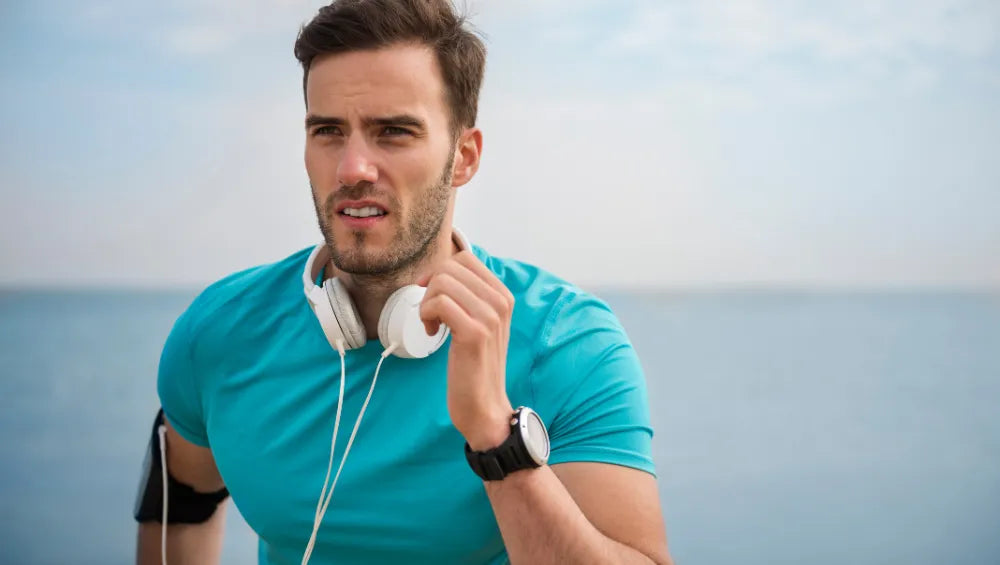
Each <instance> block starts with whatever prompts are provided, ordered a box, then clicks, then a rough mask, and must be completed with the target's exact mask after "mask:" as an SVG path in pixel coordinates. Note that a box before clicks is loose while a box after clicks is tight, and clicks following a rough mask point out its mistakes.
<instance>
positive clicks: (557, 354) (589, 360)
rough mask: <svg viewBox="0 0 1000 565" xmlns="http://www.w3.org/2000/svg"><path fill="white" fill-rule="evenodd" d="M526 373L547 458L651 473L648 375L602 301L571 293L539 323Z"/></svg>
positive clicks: (621, 329)
mask: <svg viewBox="0 0 1000 565" xmlns="http://www.w3.org/2000/svg"><path fill="white" fill-rule="evenodd" d="M540 339H541V341H540V343H541V350H540V351H539V353H538V357H537V358H536V361H535V369H534V371H532V389H533V396H534V398H535V399H536V402H537V404H538V408H536V410H538V411H539V414H540V415H541V416H542V417H543V418H545V419H546V424H547V426H548V431H549V439H550V442H551V452H550V455H549V464H557V463H565V462H569V461H593V462H603V463H612V464H616V465H623V466H627V467H634V468H636V469H641V470H643V471H646V472H649V473H651V474H653V475H654V476H655V475H656V471H655V465H654V463H653V456H652V437H653V428H652V425H651V423H650V417H649V403H648V398H647V391H646V379H645V374H644V372H643V369H642V365H641V364H640V362H639V358H638V356H637V355H636V352H635V349H634V348H633V347H632V344H631V342H630V340H629V338H628V336H627V334H626V333H625V330H624V328H623V327H622V326H621V324H620V323H619V321H618V319H617V318H616V317H615V315H614V314H613V313H612V311H611V309H610V308H609V307H608V306H607V305H606V304H605V303H604V302H602V301H600V300H598V299H596V298H594V297H592V296H589V295H586V294H575V295H571V296H569V297H567V298H564V299H563V300H562V301H560V302H559V303H557V305H556V306H555V307H554V308H553V311H552V313H551V314H550V315H549V318H548V320H547V322H546V324H545V326H544V328H543V332H542V334H541V337H540Z"/></svg>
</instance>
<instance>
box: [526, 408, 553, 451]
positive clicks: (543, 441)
mask: <svg viewBox="0 0 1000 565" xmlns="http://www.w3.org/2000/svg"><path fill="white" fill-rule="evenodd" d="M523 417H524V427H523V429H524V432H525V434H524V444H525V446H526V447H527V448H528V453H529V454H530V455H531V458H532V459H534V460H535V462H536V463H538V464H539V465H541V464H544V463H545V462H546V461H547V460H548V458H549V434H548V432H547V431H545V425H544V424H543V423H542V419H541V418H540V417H539V416H538V414H536V413H535V412H534V411H532V410H527V409H525V410H524V413H523Z"/></svg>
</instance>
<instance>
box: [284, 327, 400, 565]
mask: <svg viewBox="0 0 1000 565" xmlns="http://www.w3.org/2000/svg"><path fill="white" fill-rule="evenodd" d="M338 345H339V343H338ZM394 349H396V346H395V345H390V346H389V347H388V348H387V349H386V350H385V351H383V352H382V358H381V359H379V361H378V365H377V366H376V367H375V376H374V377H372V385H371V387H370V388H369V389H368V396H366V397H365V402H364V404H362V405H361V412H360V413H359V414H358V419H357V420H356V421H355V422H354V429H353V430H351V437H350V438H349V439H348V440H347V447H346V448H344V455H342V456H341V458H340V466H339V467H337V474H336V475H334V477H333V483H331V484H330V492H328V493H327V492H325V491H326V481H324V482H323V491H324V493H323V494H325V495H326V500H324V501H323V508H322V509H321V510H320V511H319V513H318V514H317V515H316V520H315V522H314V523H313V531H312V536H310V538H309V543H308V544H307V545H306V551H305V553H304V554H303V555H302V565H307V564H308V563H309V557H310V556H311V555H312V551H313V548H314V547H315V545H316V533H317V532H318V531H319V525H320V523H321V522H322V521H323V516H324V515H326V509H327V507H329V506H330V499H331V497H333V489H334V487H336V486H337V480H338V479H339V478H340V472H341V471H342V470H343V469H344V462H345V461H347V454H348V453H350V451H351V445H352V444H353V443H354V436H355V435H357V433H358V427H360V426H361V418H363V417H364V416H365V410H367V409H368V402H369V401H370V400H371V399H372V393H373V392H375V382H376V381H377V380H378V372H379V370H381V369H382V362H383V361H385V358H386V357H388V356H389V354H390V353H392V351H393V350H394ZM340 359H341V363H343V359H344V357H343V351H341V357H340ZM343 374H344V373H343V364H342V365H341V381H340V382H341V389H340V398H341V401H343V398H344V389H343V382H344V381H343ZM341 405H342V404H341V403H340V402H338V403H337V419H338V421H339V419H340V407H341ZM334 427H336V424H335V425H334ZM336 437H337V436H336V435H334V440H335V441H336ZM330 461H331V463H332V462H333V447H331V448H330ZM329 473H330V471H329V469H327V479H329V478H330V474H329ZM323 494H320V500H323Z"/></svg>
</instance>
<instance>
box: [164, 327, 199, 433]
mask: <svg viewBox="0 0 1000 565" xmlns="http://www.w3.org/2000/svg"><path fill="white" fill-rule="evenodd" d="M190 317H191V315H190V310H189V311H188V312H185V313H184V314H182V315H181V317H180V318H178V320H177V322H176V323H175V324H174V327H173V329H171V331H170V334H169V335H168V336H167V340H166V343H165V344H164V346H163V352H162V353H161V355H160V366H159V372H158V375H157V385H156V386H157V392H158V393H159V396H160V406H161V407H162V408H163V414H164V415H165V416H166V417H167V419H168V420H169V421H170V424H171V425H172V426H173V427H174V429H176V430H177V432H178V433H179V434H180V435H181V436H182V437H183V438H184V439H186V440H188V441H190V442H191V443H194V444H195V445H200V446H202V447H208V434H207V432H206V429H205V418H204V411H203V410H202V403H201V398H202V395H201V389H200V387H199V386H198V375H197V368H196V366H195V363H194V359H193V356H192V349H193V347H192V346H193V339H194V336H193V335H192V331H191V320H190Z"/></svg>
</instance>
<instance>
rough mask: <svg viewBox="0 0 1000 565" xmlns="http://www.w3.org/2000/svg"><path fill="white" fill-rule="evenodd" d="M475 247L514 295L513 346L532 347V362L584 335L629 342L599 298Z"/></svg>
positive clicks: (529, 266)
mask: <svg viewBox="0 0 1000 565" xmlns="http://www.w3.org/2000/svg"><path fill="white" fill-rule="evenodd" d="M473 247H474V251H475V253H476V255H477V257H479V258H480V260H481V261H483V263H484V264H485V265H486V266H487V267H488V268H489V269H490V271H492V272H493V273H494V274H495V275H496V276H497V278H499V279H500V280H501V281H502V282H503V283H504V285H505V286H506V287H507V288H508V289H509V290H510V291H511V294H513V295H514V313H513V316H512V320H511V343H512V345H513V344H515V342H520V345H522V346H527V345H530V347H531V349H532V350H533V352H534V354H535V356H536V357H544V356H545V355H547V354H548V353H550V352H552V351H554V350H556V349H559V348H562V347H565V346H567V345H571V344H573V343H576V342H578V341H579V340H580V338H582V337H584V336H588V335H589V336H591V337H598V336H603V338H605V339H608V340H612V341H627V336H626V334H625V331H624V329H623V327H622V325H621V323H620V322H619V320H618V318H617V316H616V315H615V314H614V312H613V311H612V309H611V307H610V306H609V305H608V304H607V303H606V302H605V301H604V300H602V299H601V298H599V297H597V296H596V295H594V294H592V293H591V292H588V291H586V290H584V289H582V288H580V287H579V286H577V285H576V284H574V283H572V282H570V281H568V280H566V279H564V278H562V277H560V276H558V275H556V274H553V273H552V272H549V271H547V270H545V269H543V268H541V267H539V266H537V265H533V264H531V263H528V262H525V261H520V260H517V259H512V258H508V257H498V256H494V255H492V254H490V253H489V252H487V251H486V250H484V249H483V248H482V247H478V246H473Z"/></svg>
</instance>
